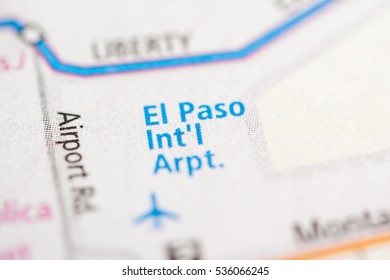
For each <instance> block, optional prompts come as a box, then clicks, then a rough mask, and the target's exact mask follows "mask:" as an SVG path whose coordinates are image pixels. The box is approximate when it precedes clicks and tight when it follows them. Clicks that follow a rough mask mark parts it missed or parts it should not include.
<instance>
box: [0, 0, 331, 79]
mask: <svg viewBox="0 0 390 280" xmlns="http://www.w3.org/2000/svg"><path fill="white" fill-rule="evenodd" d="M337 1H338V0H321V1H319V2H317V3H316V4H314V5H312V6H311V7H309V8H308V9H307V10H305V11H303V12H301V13H299V14H298V15H296V16H294V17H293V18H291V19H289V20H287V21H286V22H284V23H282V24H281V25H279V26H277V27H276V28H274V29H273V30H272V31H270V32H268V33H266V34H264V35H263V36H261V37H260V38H258V39H256V40H254V41H253V42H251V43H249V44H248V45H246V46H244V47H243V48H241V49H239V50H233V51H224V52H215V53H209V54H202V55H193V56H183V57H176V58H169V59H158V60H148V61H140V62H130V63H121V64H110V65H101V66H87V67H83V66H77V65H72V64H67V63H64V62H62V61H61V60H59V59H58V58H57V57H56V56H55V55H54V53H53V51H52V50H51V48H50V47H49V45H48V44H47V43H46V42H45V40H41V41H39V42H38V43H36V44H35V45H34V48H35V49H36V50H37V51H38V52H39V53H40V54H41V55H42V57H43V58H44V59H45V60H46V61H47V63H48V64H49V65H50V66H51V67H52V68H53V69H54V70H56V71H58V72H62V73H67V74H73V75H77V76H95V75H105V74H114V73H123V72H131V71H140V70H148V69H158V68H170V67H176V66H184V65H193V64H201V63H211V62H218V61H229V60H237V59H242V58H245V57H247V56H249V55H251V54H253V53H254V52H255V51H257V50H259V49H261V48H262V47H264V46H265V45H267V44H268V43H270V42H272V41H273V40H275V39H276V38H278V37H280V36H281V35H282V34H284V33H286V32H287V31H288V30H290V29H292V28H293V27H295V26H296V25H298V24H299V23H300V22H302V21H303V20H304V19H306V18H308V17H310V16H311V15H314V14H315V13H317V12H318V11H320V10H322V9H323V8H325V7H326V6H328V5H329V4H331V3H333V2H337ZM23 27H24V25H23V24H21V23H20V22H19V21H17V20H11V19H10V20H1V19H0V29H1V28H10V29H13V30H15V31H16V32H17V33H20V32H21V31H22V30H23Z"/></svg>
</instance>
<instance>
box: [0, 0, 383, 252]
mask: <svg viewBox="0 0 390 280" xmlns="http://www.w3.org/2000/svg"><path fill="white" fill-rule="evenodd" d="M319 2H321V1H315V0H313V1H293V0H291V1H276V0H275V1H273V0H267V1H265V0H264V1H252V0H245V1H238V0H229V1H226V0H225V1H219V0H212V1H211V0H208V1H199V0H198V1H185V2H183V1H179V0H163V1H161V0H159V1H156V0H146V1H145V0H143V1H140V0H131V1H129V0H126V1H125V0H115V1H75V0H72V1H56V2H54V1H43V0H34V1H22V0H17V1H15V0H3V1H2V2H1V3H0V23H1V21H2V20H4V19H9V18H15V19H17V20H18V21H20V22H22V23H37V24H39V26H40V27H41V28H42V29H43V30H44V33H45V40H46V42H47V43H48V44H50V47H51V48H52V49H53V50H54V51H55V54H56V55H57V56H58V57H59V58H60V59H61V61H63V62H66V63H70V64H76V65H81V66H93V65H96V66H97V65H107V64H116V63H127V62H134V61H143V60H158V59H168V58H171V57H177V56H178V57H181V56H191V55H198V54H208V53H215V52H223V51H230V50H237V49H240V48H242V47H244V46H245V45H247V44H248V43H249V42H252V41H253V40H254V39H256V38H259V36H261V35H262V34H266V33H267V32H268V31H270V30H272V29H274V28H275V27H277V26H279V25H280V24H282V23H283V22H287V21H288V20H289V19H291V18H294V17H296V16H297V15H299V14H300V13H302V12H304V11H306V10H307V9H310V7H312V6H313V5H316V4H318V3H319ZM389 28H390V6H389V5H388V1H386V0H374V1H368V0H356V1H351V0H349V1H348V0H335V1H334V3H331V4H329V5H328V6H327V7H325V8H323V9H322V10H321V11H318V12H316V13H315V14H314V15H312V16H310V17H308V18H307V19H305V20H303V21H302V22H300V23H299V24H298V25H297V26H295V27H293V28H292V29H290V30H288V31H287V32H285V33H283V35H281V36H280V37H278V38H277V39H276V40H273V41H272V42H270V43H269V44H267V45H266V46H264V48H261V49H260V50H259V51H257V52H256V53H253V54H252V55H250V56H248V57H246V58H244V59H239V60H234V61H223V62H218V63H209V64H199V65H189V66H183V67H172V68H170V67H168V68H166V69H154V70H145V71H138V72H128V73H118V74H110V75H101V76H95V77H79V76H77V75H67V74H64V73H61V72H57V71H54V70H53V69H52V68H51V67H50V66H49V64H48V63H47V61H46V60H45V59H44V57H42V55H41V56H40V55H37V49H36V48H34V47H32V46H30V45H28V44H26V43H24V42H22V41H21V40H20V38H19V37H18V36H17V34H15V32H13V31H12V30H9V29H5V28H4V29H1V28H0V96H1V98H2V102H0V117H1V123H0V127H1V129H2V133H1V135H0V154H1V155H2V161H1V162H0V177H1V178H2V179H1V181H0V259H9V258H11V259H18V258H23V259H65V258H70V259H91V258H97V259H106V258H109V259H172V258H204V259H269V258H349V259H351V258H357V259H377V258H384V259H389V258H390V245H389V244H390V172H389V170H390V156H389V155H390V154H389V148H390V106H389V105H390V98H389V94H388V93H390V84H389V78H388V76H389V73H390V72H389V70H390V39H389V36H386V34H387V33H388V30H389ZM164 34H189V41H188V42H189V43H188V48H187V49H185V50H183V49H180V48H179V47H178V46H179V43H178V41H177V42H176V43H177V45H174V47H173V48H172V50H170V52H168V51H165V52H163V51H161V53H159V52H158V51H157V50H156V49H154V50H155V51H154V52H151V53H149V54H148V53H147V52H145V50H144V53H143V54H142V55H141V56H140V57H135V56H134V55H133V56H132V55H128V56H126V57H110V58H106V59H104V58H103V59H100V60H99V59H96V58H94V56H93V52H92V48H91V46H92V45H93V44H94V43H96V44H99V47H100V48H104V46H105V44H107V43H108V42H113V41H115V40H124V41H126V42H129V40H130V39H131V40H133V39H134V38H137V40H139V41H137V42H138V44H139V46H142V44H143V43H144V41H142V40H145V38H149V39H150V38H154V37H156V38H160V39H161V38H163V36H164ZM149 39H148V40H149ZM134 40H135V39H134ZM131 42H133V41H131ZM149 42H150V41H149ZM159 43H161V41H159ZM157 48H158V47H157ZM183 102H190V103H192V104H194V105H195V108H196V107H197V106H200V105H204V104H207V105H210V106H214V105H215V104H218V103H224V104H226V105H227V107H228V105H229V104H231V103H233V102H241V103H242V104H243V105H244V106H245V113H244V114H243V115H242V116H236V117H234V116H231V115H230V116H228V117H225V118H216V117H214V118H213V119H210V120H199V119H198V118H197V117H196V114H192V115H191V116H190V117H189V119H188V121H187V123H182V122H181V120H180V115H179V103H183ZM162 103H163V104H165V106H166V111H167V115H168V123H167V124H162V125H158V126H147V125H146V123H145V110H144V107H145V106H152V105H155V106H157V108H160V107H159V106H160V105H161V104H162ZM156 110H157V109H156ZM158 110H159V109H158ZM158 112H159V111H158ZM59 113H62V114H59ZM64 114H68V116H70V114H73V115H77V116H80V117H79V118H77V119H75V120H74V121H71V122H69V123H67V124H66V126H67V127H69V126H76V128H72V129H70V130H68V131H71V132H75V131H77V137H76V136H75V135H71V134H69V135H67V136H66V137H65V138H64V136H61V133H64V131H65V130H60V129H61V127H62V128H64V127H65V125H64V126H61V125H60V124H61V123H62V122H64V121H66V119H64ZM157 119H158V120H160V121H161V119H160V118H159V117H157V118H156V120H157ZM196 123H199V124H200V125H201V129H202V136H203V139H202V140H203V143H202V144H199V142H196V140H197V138H196V136H195V134H193V133H194V132H193V131H194V130H195V124H196ZM186 124H189V125H190V126H191V129H192V131H191V132H188V131H187V132H188V133H189V135H193V137H191V138H190V139H189V140H188V142H187V146H186V147H181V146H179V145H173V147H172V148H164V149H157V148H155V149H153V150H151V149H150V148H149V146H148V143H149V142H148V138H147V130H148V129H151V130H152V132H153V133H154V134H153V135H156V134H159V133H160V134H161V133H168V132H169V133H172V135H173V132H174V131H175V129H176V128H181V129H183V131H185V130H186V129H187V127H186ZM80 126H82V128H81V127H80ZM74 137H76V138H74ZM156 137H157V136H156ZM183 137H184V136H183ZM64 139H68V140H69V139H77V140H78V143H79V145H80V146H79V147H78V148H77V149H75V150H65V149H64V148H63V144H61V143H58V142H60V141H64ZM153 139H154V141H156V142H153V143H154V145H157V138H153ZM172 139H175V138H174V136H172ZM184 139H187V138H184ZM198 141H199V140H198ZM56 142H57V144H56ZM174 143H175V142H174ZM149 145H150V144H149ZM207 151H211V153H212V154H213V155H214V157H213V160H214V165H213V166H214V167H210V163H209V162H207V157H206V156H205V154H206V153H207ZM72 152H74V153H76V152H77V153H78V154H79V155H80V156H81V157H82V159H81V158H80V161H79V162H77V164H72V163H69V161H67V160H66V159H67V155H68V154H70V153H72ZM160 154H163V155H164V156H165V158H166V159H169V160H170V162H171V163H172V166H171V167H172V169H173V167H174V161H173V158H179V157H183V158H184V159H183V160H182V161H181V163H180V164H182V165H181V169H180V172H173V171H172V170H171V172H168V170H167V169H165V170H162V171H159V172H158V173H157V174H155V173H156V172H154V170H155V166H156V159H157V158H158V155H160ZM195 155H196V156H199V158H202V168H201V169H199V170H196V171H195V172H194V174H193V176H189V175H188V171H186V165H185V163H186V157H191V156H192V157H193V156H195ZM75 157H77V155H73V159H74V158H75ZM68 159H69V158H68ZM80 166H82V167H80ZM83 172H84V173H83ZM72 174H73V175H74V174H79V176H76V177H72ZM80 174H84V175H80ZM153 197H155V198H156V200H157V205H158V209H160V210H163V211H167V212H168V211H169V213H171V214H174V216H175V218H172V217H173V216H171V218H169V217H162V218H161V219H160V222H161V224H160V227H158V226H157V225H156V224H155V223H154V221H155V220H154V218H153V217H150V218H147V219H145V220H142V221H141V222H139V223H136V221H137V218H139V217H141V215H142V214H144V213H146V212H147V211H148V210H149V209H150V208H151V206H153Z"/></svg>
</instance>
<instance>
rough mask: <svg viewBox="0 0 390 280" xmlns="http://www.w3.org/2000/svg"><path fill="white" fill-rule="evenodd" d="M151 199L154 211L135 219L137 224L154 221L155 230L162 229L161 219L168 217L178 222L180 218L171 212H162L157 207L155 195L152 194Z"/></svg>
mask: <svg viewBox="0 0 390 280" xmlns="http://www.w3.org/2000/svg"><path fill="white" fill-rule="evenodd" d="M150 199H151V201H152V209H151V210H150V211H148V212H147V213H145V214H142V215H141V216H139V217H138V218H136V219H135V221H134V222H135V224H137V225H138V224H140V223H142V222H144V221H145V220H147V219H149V218H150V219H153V226H154V228H155V229H159V228H161V218H163V217H166V218H169V219H172V220H177V219H178V218H179V217H178V216H177V215H176V214H174V213H171V212H168V211H164V210H160V208H159V207H158V205H157V198H156V194H155V193H151V195H150Z"/></svg>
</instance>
